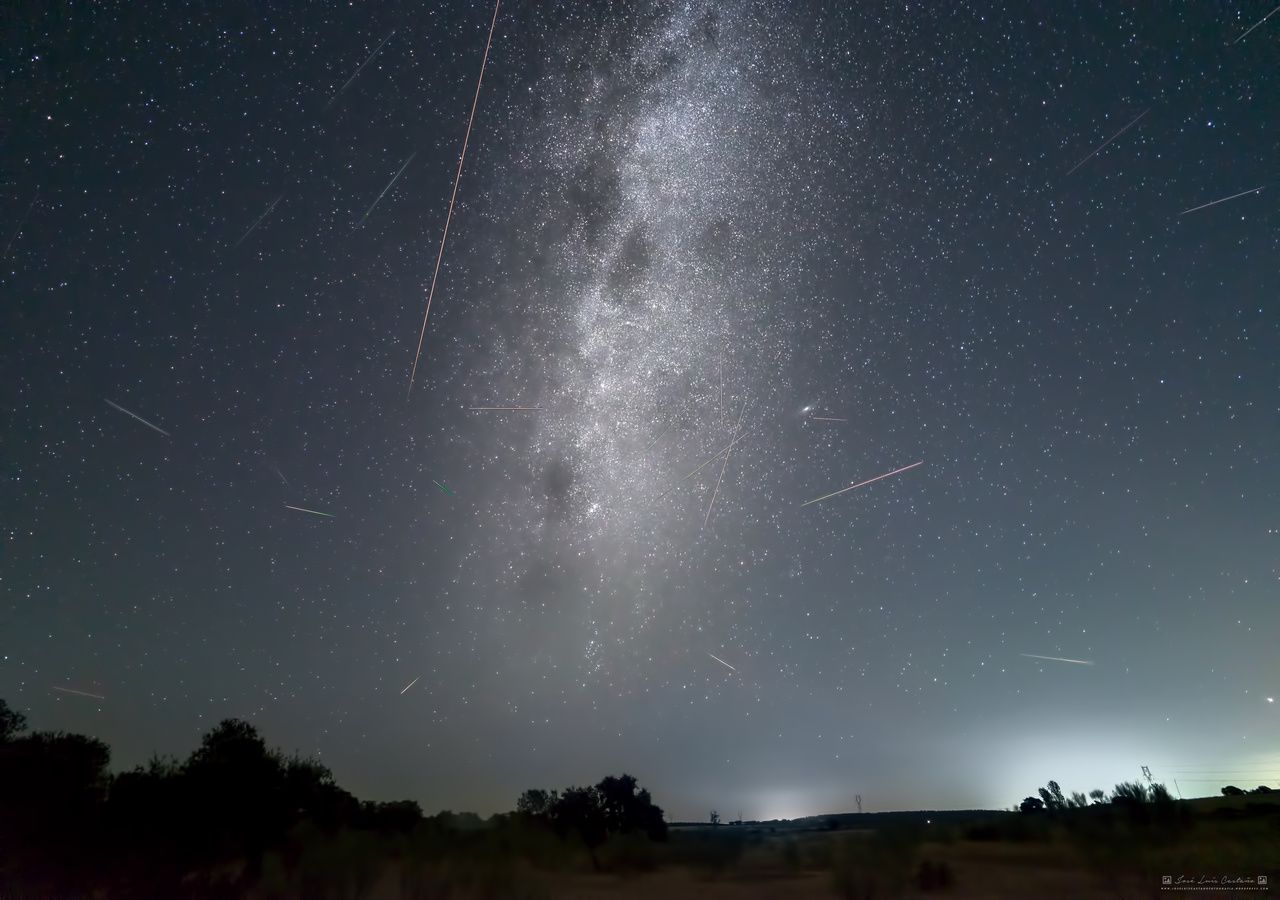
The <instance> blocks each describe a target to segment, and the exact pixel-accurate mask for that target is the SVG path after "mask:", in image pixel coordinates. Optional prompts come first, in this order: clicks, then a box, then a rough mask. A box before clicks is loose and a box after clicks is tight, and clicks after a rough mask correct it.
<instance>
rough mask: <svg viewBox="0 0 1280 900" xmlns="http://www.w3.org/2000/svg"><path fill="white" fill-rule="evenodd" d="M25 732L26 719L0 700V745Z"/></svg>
mask: <svg viewBox="0 0 1280 900" xmlns="http://www.w3.org/2000/svg"><path fill="white" fill-rule="evenodd" d="M26 730H27V717H26V716H24V715H23V714H22V713H20V712H18V711H17V710H15V709H10V708H9V704H8V703H5V702H4V701H3V700H0V744H3V743H7V742H8V741H11V740H14V739H15V738H17V737H18V735H20V734H22V732H24V731H26Z"/></svg>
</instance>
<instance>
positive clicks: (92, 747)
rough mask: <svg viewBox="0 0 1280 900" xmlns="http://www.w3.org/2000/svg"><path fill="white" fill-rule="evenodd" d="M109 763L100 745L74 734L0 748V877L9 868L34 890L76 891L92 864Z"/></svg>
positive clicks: (40, 735)
mask: <svg viewBox="0 0 1280 900" xmlns="http://www.w3.org/2000/svg"><path fill="white" fill-rule="evenodd" d="M110 761H111V751H110V750H109V749H108V748H107V745H106V744H104V743H102V742H101V741H98V740H95V739H93V738H90V737H85V736H84V735H80V734H64V733H62V732H47V731H37V732H35V733H33V734H30V735H26V736H24V737H19V738H16V739H10V740H7V741H5V742H3V743H0V870H2V869H4V868H5V866H4V863H5V862H8V863H10V864H12V865H14V866H16V867H18V871H21V872H23V873H24V876H23V877H24V878H27V879H29V880H30V883H31V884H32V885H33V886H34V885H36V884H48V885H49V886H51V887H52V886H53V885H55V884H56V885H57V887H58V888H59V889H60V890H63V891H76V890H80V889H83V887H84V885H83V884H82V883H78V882H77V880H76V879H78V878H79V877H80V876H81V875H82V874H84V873H85V872H86V871H89V870H91V869H92V868H93V867H94V866H95V865H96V863H97V860H96V859H95V854H96V852H97V848H98V847H99V846H100V842H99V841H98V834H99V831H100V828H101V823H102V815H101V814H102V806H103V801H104V799H105V797H106V790H107V785H108V783H109V781H110V775H109V774H108V772H107V765H108V763H109V762H110ZM10 854H12V856H13V858H11V859H10V860H4V859H3V856H5V855H10ZM48 879H56V881H52V882H51V881H49V880H48Z"/></svg>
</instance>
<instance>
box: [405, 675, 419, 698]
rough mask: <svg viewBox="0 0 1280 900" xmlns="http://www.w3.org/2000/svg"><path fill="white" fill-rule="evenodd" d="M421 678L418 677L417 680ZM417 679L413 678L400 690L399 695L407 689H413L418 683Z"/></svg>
mask: <svg viewBox="0 0 1280 900" xmlns="http://www.w3.org/2000/svg"><path fill="white" fill-rule="evenodd" d="M421 677H422V676H421V675H419V676H418V678H421ZM418 678H415V679H413V681H410V682H409V683H408V684H406V685H405V686H404V687H403V688H402V689H401V691H400V693H402V694H403V693H404V692H405V691H407V690H409V688H411V687H413V686H414V685H415V684H417V683H418Z"/></svg>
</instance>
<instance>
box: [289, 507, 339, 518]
mask: <svg viewBox="0 0 1280 900" xmlns="http://www.w3.org/2000/svg"><path fill="white" fill-rule="evenodd" d="M284 508H285V509H296V510H297V511H298V512H304V513H311V515H313V516H324V517H325V518H326V519H336V518H337V516H335V515H334V514H333V513H327V512H320V511H319V510H317V509H307V508H306V507H305V506H290V505H289V504H288V503H286V504H285V505H284Z"/></svg>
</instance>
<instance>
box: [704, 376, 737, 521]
mask: <svg viewBox="0 0 1280 900" xmlns="http://www.w3.org/2000/svg"><path fill="white" fill-rule="evenodd" d="M746 414H747V401H746V400H743V401H742V409H741V410H739V411H738V423H737V424H736V425H734V426H733V431H734V433H735V434H737V432H738V431H739V430H740V429H741V428H742V418H743V416H745V415H746ZM735 443H736V442H735ZM731 455H733V444H732V443H731V444H730V445H729V446H728V448H727V449H726V450H725V452H724V462H723V463H721V464H720V477H719V478H717V479H716V487H715V490H713V491H712V492H711V502H709V503H708V504H707V514H706V515H705V516H704V517H703V519H702V527H703V528H706V527H707V523H708V522H710V521H711V510H712V508H713V507H714V506H715V505H716V496H717V495H718V494H719V493H720V482H722V481H724V470H725V469H727V468H728V467H729V457H730V456H731Z"/></svg>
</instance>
